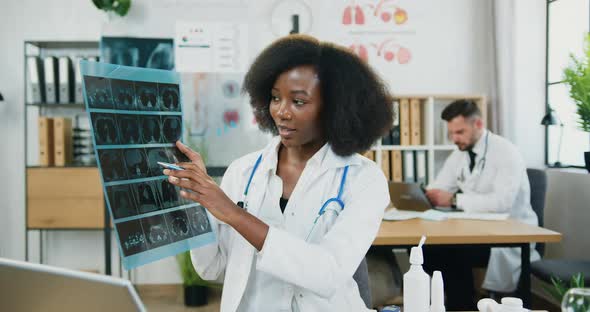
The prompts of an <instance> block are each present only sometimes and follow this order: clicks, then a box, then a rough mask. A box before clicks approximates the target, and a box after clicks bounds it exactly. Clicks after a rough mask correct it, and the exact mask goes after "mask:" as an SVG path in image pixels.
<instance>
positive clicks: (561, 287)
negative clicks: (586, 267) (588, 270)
mask: <svg viewBox="0 0 590 312" xmlns="http://www.w3.org/2000/svg"><path fill="white" fill-rule="evenodd" d="M551 283H552V284H553V287H548V286H545V285H543V288H544V289H545V291H546V292H547V293H549V295H551V297H553V299H555V300H557V302H559V303H561V301H562V300H563V295H565V293H566V292H567V291H568V290H569V289H570V288H584V274H582V273H577V274H574V275H573V276H572V278H571V280H570V284H569V287H568V286H567V285H566V284H565V282H564V281H562V280H561V279H560V278H558V277H555V276H551Z"/></svg>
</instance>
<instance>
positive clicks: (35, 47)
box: [23, 41, 111, 274]
mask: <svg viewBox="0 0 590 312" xmlns="http://www.w3.org/2000/svg"><path fill="white" fill-rule="evenodd" d="M98 54H99V43H98V41H25V42H24V60H25V62H24V68H23V70H24V73H25V75H24V77H25V80H24V90H25V96H24V99H25V102H24V107H25V120H24V131H25V144H24V146H25V153H24V154H25V190H24V194H25V259H26V260H27V261H29V260H31V259H30V255H29V243H30V242H29V241H30V237H29V236H30V235H29V232H30V231H37V232H38V233H39V240H38V244H39V258H38V260H39V262H40V263H43V262H44V260H45V256H44V253H45V250H44V248H43V247H44V240H45V239H44V237H46V233H47V232H48V231H97V230H99V231H103V233H104V250H105V273H106V274H111V243H110V239H111V225H110V221H109V218H108V212H107V210H106V207H105V204H104V197H103V191H102V186H101V185H100V178H99V172H98V168H97V167H96V163H95V161H94V160H93V155H94V152H93V151H92V146H87V147H86V148H85V149H86V151H88V152H90V151H92V153H87V154H82V157H75V156H76V155H75V154H74V153H73V150H74V148H73V144H72V142H70V141H66V142H64V145H63V146H70V148H71V149H72V156H73V157H71V158H69V159H66V160H64V162H63V163H61V164H60V163H59V162H49V163H47V162H45V161H44V160H43V159H42V156H40V152H41V150H42V148H41V147H40V145H41V144H40V137H41V136H40V128H39V125H40V122H39V121H40V119H41V118H44V117H48V118H55V119H56V120H57V118H63V117H65V118H68V119H69V120H71V122H72V126H71V127H68V128H72V130H71V131H69V132H70V133H72V132H73V133H74V135H76V131H74V130H76V129H78V130H80V129H82V130H81V131H85V130H84V129H89V124H88V118H87V114H86V111H85V105H84V103H83V100H82V99H81V98H80V97H79V96H76V91H77V90H76V89H77V88H80V87H81V86H80V85H79V83H77V82H76V81H75V77H74V75H75V74H74V72H75V71H74V68H75V67H74V66H75V64H74V63H75V62H77V60H78V58H96V57H97V56H98ZM51 57H53V58H55V59H56V60H59V59H60V58H61V59H66V57H67V58H68V59H69V62H70V65H71V66H67V67H66V68H67V69H68V71H69V76H70V77H69V79H68V83H66V82H64V81H60V80H58V81H55V82H54V86H55V90H54V92H55V93H58V92H60V90H61V87H62V83H63V84H64V85H67V87H66V88H67V89H65V90H66V92H69V95H68V96H64V97H63V98H62V99H61V101H53V100H49V96H48V94H49V93H48V91H47V90H45V89H44V90H43V92H40V89H41V88H45V87H46V86H45V85H44V84H45V83H46V81H45V78H46V75H45V74H46V73H45V70H46V67H45V66H44V64H43V60H45V59H46V58H51ZM30 59H33V60H36V61H37V62H31V61H30ZM66 60H67V59H66ZM31 64H34V65H33V66H32V67H36V68H37V69H36V74H37V77H36V79H33V80H31V79H32V78H33V76H34V75H33V74H32V72H31V70H30V68H31ZM58 64H59V63H58V62H57V61H56V62H55V63H54V65H58ZM60 70H61V68H54V70H53V72H55V71H60ZM60 73H61V72H60ZM64 76H67V75H64ZM54 77H58V76H54ZM35 80H36V81H37V86H35V85H34V83H33V81H35ZM66 131H67V130H66ZM86 133H88V134H89V132H86ZM70 135H71V134H70ZM51 144H53V143H51ZM47 154H49V153H47Z"/></svg>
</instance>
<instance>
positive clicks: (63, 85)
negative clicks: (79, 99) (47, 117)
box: [58, 56, 74, 104]
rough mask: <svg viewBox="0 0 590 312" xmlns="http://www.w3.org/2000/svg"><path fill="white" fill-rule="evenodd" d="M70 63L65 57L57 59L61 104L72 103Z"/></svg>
mask: <svg viewBox="0 0 590 312" xmlns="http://www.w3.org/2000/svg"><path fill="white" fill-rule="evenodd" d="M72 76H73V72H72V62H71V61H70V58H69V57H67V56H62V57H60V58H59V96H58V98H59V102H60V103H63V104H67V103H72V102H74V99H73V96H72V95H73V94H72V91H73V89H72V84H73V80H74V79H73V78H74V77H72Z"/></svg>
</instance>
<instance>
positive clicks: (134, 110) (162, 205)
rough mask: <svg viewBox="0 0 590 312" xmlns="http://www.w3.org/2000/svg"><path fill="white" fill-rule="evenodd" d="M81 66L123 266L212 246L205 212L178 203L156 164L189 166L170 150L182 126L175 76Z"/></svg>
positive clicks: (175, 190)
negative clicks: (165, 163) (209, 244)
mask: <svg viewBox="0 0 590 312" xmlns="http://www.w3.org/2000/svg"><path fill="white" fill-rule="evenodd" d="M81 68H82V70H83V71H82V75H83V83H84V94H85V101H86V107H87V111H88V114H89V116H90V122H91V127H92V131H93V137H94V143H95V149H96V156H97V159H98V166H99V169H100V172H101V177H102V182H103V186H104V192H105V195H106V196H105V198H106V201H107V205H108V207H109V211H110V214H111V216H112V220H113V223H114V225H115V229H116V231H117V235H118V240H119V243H120V244H119V246H120V250H121V254H122V258H123V265H124V266H125V268H126V269H130V268H133V267H137V266H139V265H142V264H146V263H149V262H152V261H155V260H158V259H161V258H164V257H167V256H171V255H175V254H177V253H179V252H182V251H186V250H189V249H192V248H197V247H200V246H202V245H204V244H207V243H210V242H212V241H214V240H215V236H214V234H213V231H212V229H211V225H210V223H209V218H208V215H207V213H206V211H205V209H204V208H203V207H202V206H200V205H199V204H198V203H195V202H191V201H188V200H186V199H184V198H182V197H181V196H180V194H179V191H180V189H179V188H178V187H176V186H174V185H172V184H170V183H169V182H168V180H167V177H166V176H164V175H163V173H162V170H163V169H162V168H161V167H160V166H159V165H158V162H167V163H177V162H183V161H188V159H187V157H186V156H185V155H184V154H182V153H181V152H180V151H179V150H178V149H177V148H176V146H175V142H176V141H177V140H180V139H181V137H182V126H183V121H182V104H181V96H180V94H181V93H180V79H179V78H178V75H177V74H176V73H174V72H171V71H163V70H153V69H141V68H132V67H126V66H118V65H112V64H103V63H96V62H95V63H89V62H83V63H81ZM114 68H116V70H113V69H114ZM146 80H149V81H146Z"/></svg>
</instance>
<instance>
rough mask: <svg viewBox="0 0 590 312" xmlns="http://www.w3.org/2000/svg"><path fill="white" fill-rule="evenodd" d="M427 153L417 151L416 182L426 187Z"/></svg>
mask: <svg viewBox="0 0 590 312" xmlns="http://www.w3.org/2000/svg"><path fill="white" fill-rule="evenodd" d="M426 171H427V170H426V151H416V182H417V183H421V184H424V185H426V184H427V183H428V179H427V178H426Z"/></svg>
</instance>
